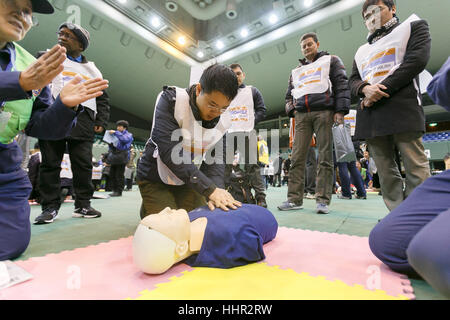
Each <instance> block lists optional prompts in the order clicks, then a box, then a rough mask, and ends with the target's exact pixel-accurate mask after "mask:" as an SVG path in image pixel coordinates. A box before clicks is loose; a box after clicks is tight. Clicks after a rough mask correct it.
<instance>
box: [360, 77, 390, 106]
mask: <svg viewBox="0 0 450 320" xmlns="http://www.w3.org/2000/svg"><path fill="white" fill-rule="evenodd" d="M382 90H387V87H386V86H385V85H382V84H381V83H376V84H373V85H368V86H365V87H364V88H363V89H362V92H363V94H364V95H365V97H364V99H363V101H362V102H361V109H364V108H370V107H372V106H373V105H374V103H375V102H377V101H379V100H381V99H382V98H389V97H390V96H389V94H387V93H386V92H384V91H382Z"/></svg>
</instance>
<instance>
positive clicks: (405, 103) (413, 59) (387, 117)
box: [350, 20, 431, 140]
mask: <svg viewBox="0 0 450 320" xmlns="http://www.w3.org/2000/svg"><path fill="white" fill-rule="evenodd" d="M398 25H399V23H397V24H396V25H394V26H393V27H392V28H391V29H389V30H388V31H387V32H386V34H389V33H390V32H392V30H394V29H395V28H396V27H397V26H398ZM430 51H431V37H430V32H429V28H428V23H427V22H426V21H425V20H419V21H415V22H413V23H411V36H410V38H409V41H408V45H407V47H406V53H405V57H404V60H403V63H402V64H401V65H400V67H399V68H398V69H397V70H395V71H394V73H393V74H391V75H390V76H388V77H387V78H386V79H384V80H383V81H382V82H381V84H383V85H385V86H386V87H387V90H384V91H385V92H386V93H388V94H389V95H390V98H383V99H381V100H380V101H378V102H377V103H375V104H374V105H373V106H372V107H370V108H364V109H363V110H361V108H360V107H358V109H357V110H358V111H357V115H356V130H355V139H360V140H364V139H369V138H374V137H378V136H386V135H391V134H395V133H402V132H413V131H423V132H425V115H424V111H423V107H422V102H421V94H420V89H419V90H417V89H416V88H415V84H414V82H413V80H416V84H417V86H418V85H419V79H418V75H419V74H420V73H421V72H422V71H423V70H424V69H425V66H426V65H427V63H428V60H429V59H430ZM366 85H368V83H367V82H364V81H362V80H361V76H360V74H359V71H358V67H357V64H356V62H355V61H353V71H352V75H351V77H350V88H351V91H352V95H353V96H355V97H358V98H360V99H361V100H362V99H363V98H364V94H363V93H362V91H361V90H362V88H363V87H364V86H366Z"/></svg>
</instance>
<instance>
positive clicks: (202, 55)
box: [197, 51, 205, 59]
mask: <svg viewBox="0 0 450 320" xmlns="http://www.w3.org/2000/svg"><path fill="white" fill-rule="evenodd" d="M204 56H205V54H204V53H203V51H199V52H197V57H199V58H200V59H201V58H203V57H204Z"/></svg>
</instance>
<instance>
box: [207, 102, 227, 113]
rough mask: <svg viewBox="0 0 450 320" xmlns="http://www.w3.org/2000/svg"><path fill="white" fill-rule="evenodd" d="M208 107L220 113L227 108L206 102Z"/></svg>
mask: <svg viewBox="0 0 450 320" xmlns="http://www.w3.org/2000/svg"><path fill="white" fill-rule="evenodd" d="M208 108H211V109H213V110H214V111H216V112H218V113H220V114H224V113H225V112H226V111H227V109H228V107H227V108H219V107H216V106H212V105H210V104H208Z"/></svg>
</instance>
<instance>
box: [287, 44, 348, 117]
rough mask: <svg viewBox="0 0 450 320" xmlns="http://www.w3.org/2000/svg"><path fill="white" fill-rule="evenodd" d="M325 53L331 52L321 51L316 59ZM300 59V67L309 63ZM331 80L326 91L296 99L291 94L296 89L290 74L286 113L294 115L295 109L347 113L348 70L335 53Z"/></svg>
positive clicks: (331, 66)
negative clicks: (329, 87)
mask: <svg viewBox="0 0 450 320" xmlns="http://www.w3.org/2000/svg"><path fill="white" fill-rule="evenodd" d="M325 55H329V53H328V52H325V51H321V52H319V53H318V54H317V56H316V58H315V59H314V61H316V60H317V59H319V58H321V57H323V56H325ZM299 61H300V64H299V65H298V67H301V66H304V65H307V64H309V62H307V61H306V59H301V60H299ZM314 61H313V62H314ZM298 67H297V68H298ZM330 81H331V84H332V88H331V90H330V89H329V90H328V91H327V92H324V93H315V94H307V95H305V96H303V97H301V98H300V99H298V100H296V99H294V97H293V96H292V95H291V91H292V89H294V86H293V85H292V73H291V75H290V76H289V86H288V89H287V91H286V114H287V115H288V116H289V117H293V116H294V110H297V111H299V112H311V111H320V110H334V112H342V113H343V114H344V115H345V114H347V113H348V110H349V108H350V89H349V87H348V78H347V72H346V71H345V66H344V64H343V63H342V61H341V59H340V58H339V57H338V56H334V55H332V56H331V65H330Z"/></svg>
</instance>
